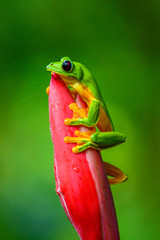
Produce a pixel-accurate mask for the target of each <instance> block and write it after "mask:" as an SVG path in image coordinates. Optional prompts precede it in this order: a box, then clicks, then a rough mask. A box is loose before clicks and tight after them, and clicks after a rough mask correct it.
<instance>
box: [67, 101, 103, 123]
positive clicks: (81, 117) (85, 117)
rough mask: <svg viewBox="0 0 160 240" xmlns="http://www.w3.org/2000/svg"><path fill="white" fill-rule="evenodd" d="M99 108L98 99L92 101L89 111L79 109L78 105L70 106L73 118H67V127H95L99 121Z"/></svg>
mask: <svg viewBox="0 0 160 240" xmlns="http://www.w3.org/2000/svg"><path fill="white" fill-rule="evenodd" d="M99 106H100V103H99V101H98V100H96V99H93V100H92V102H91V105H90V107H89V110H88V109H84V108H82V109H81V108H79V107H78V106H77V104H76V103H72V104H70V105H69V108H70V109H72V110H73V118H72V119H70V118H66V119H65V120H64V123H65V125H67V126H68V125H70V126H73V125H74V126H78V125H83V126H86V127H94V126H95V125H96V124H97V122H98V119H99Z"/></svg>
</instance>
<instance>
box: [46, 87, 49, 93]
mask: <svg viewBox="0 0 160 240" xmlns="http://www.w3.org/2000/svg"><path fill="white" fill-rule="evenodd" d="M46 93H47V94H49V86H48V87H47V88H46Z"/></svg>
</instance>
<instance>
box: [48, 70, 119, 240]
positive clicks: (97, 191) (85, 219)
mask: <svg viewBox="0 0 160 240" xmlns="http://www.w3.org/2000/svg"><path fill="white" fill-rule="evenodd" d="M73 102H74V99H73V97H72V95H71V94H70V92H69V90H68V88H67V87H66V85H65V84H64V82H63V81H62V79H61V78H60V76H59V75H57V74H55V73H54V74H52V78H51V82H50V88H49V120H50V128H51V135H52V140H53V145H54V171H55V179H56V192H57V194H58V195H59V197H60V200H61V203H62V205H63V208H64V210H65V212H66V214H67V216H68V218H69V220H70V222H71V223H72V225H73V226H74V228H75V230H76V231H77V233H78V234H79V237H80V239H82V240H119V231H118V224H117V218H116V212H115V207H114V202H113V198H112V194H111V189H110V185H109V182H108V179H107V175H106V171H105V168H104V165H103V162H102V158H101V155H100V152H99V151H97V150H94V149H88V150H86V151H84V152H81V153H73V152H72V148H73V147H74V146H76V144H67V143H65V142H64V137H65V136H71V137H73V136H75V131H76V130H80V131H84V130H85V129H84V127H79V126H77V127H75V126H66V125H65V124H64V119H65V118H72V117H73V113H72V111H71V110H70V109H69V104H71V103H73ZM77 104H78V105H79V106H82V104H83V102H82V100H81V99H80V97H78V99H77Z"/></svg>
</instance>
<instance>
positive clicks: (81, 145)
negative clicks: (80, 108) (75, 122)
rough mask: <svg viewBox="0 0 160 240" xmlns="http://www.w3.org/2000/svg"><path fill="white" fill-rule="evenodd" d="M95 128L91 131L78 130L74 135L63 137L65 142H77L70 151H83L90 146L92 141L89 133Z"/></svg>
mask: <svg viewBox="0 0 160 240" xmlns="http://www.w3.org/2000/svg"><path fill="white" fill-rule="evenodd" d="M95 131H96V130H95V128H94V129H93V130H92V131H87V132H80V131H78V130H77V131H75V135H76V137H68V136H66V137H65V138H64V142H65V143H77V146H75V147H73V148H72V151H73V152H74V153H79V152H82V151H85V150H86V149H87V148H90V147H92V144H93V145H94V143H93V142H92V141H91V135H92V134H93V133H94V132H95Z"/></svg>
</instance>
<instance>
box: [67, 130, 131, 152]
mask: <svg viewBox="0 0 160 240" xmlns="http://www.w3.org/2000/svg"><path fill="white" fill-rule="evenodd" d="M75 135H76V136H77V137H68V136H66V137H65V138H64V141H65V143H77V146H75V147H74V148H73V149H72V151H73V152H74V153H79V152H82V151H85V150H86V149H87V148H95V149H97V150H103V149H107V148H110V147H113V146H116V145H118V144H120V143H123V142H125V140H126V136H125V135H124V134H121V133H118V132H95V130H94V131H88V132H83V133H82V132H80V131H76V132H75Z"/></svg>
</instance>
